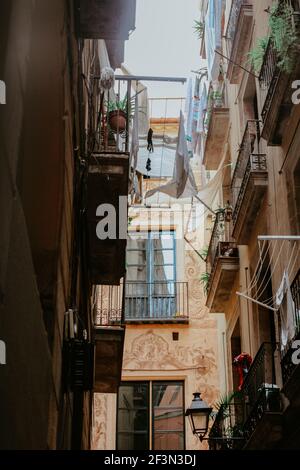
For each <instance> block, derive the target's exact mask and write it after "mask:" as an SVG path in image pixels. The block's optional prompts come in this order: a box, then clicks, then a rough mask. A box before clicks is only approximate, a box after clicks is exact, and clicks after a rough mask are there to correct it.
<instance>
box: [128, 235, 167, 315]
mask: <svg viewBox="0 0 300 470" xmlns="http://www.w3.org/2000/svg"><path fill="white" fill-rule="evenodd" d="M175 256H176V254H175V238H174V232H167V231H155V232H140V233H134V234H130V237H129V240H128V244H127V285H126V317H127V318H129V319H141V320H143V319H155V318H157V319H164V318H171V317H174V315H175V313H176V283H175V280H176V262H175Z"/></svg>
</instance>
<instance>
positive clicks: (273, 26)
mask: <svg viewBox="0 0 300 470" xmlns="http://www.w3.org/2000/svg"><path fill="white" fill-rule="evenodd" d="M293 14H294V10H293V8H292V6H291V5H289V4H288V3H286V2H284V3H280V4H275V5H273V6H272V7H271V9H270V18H269V25H270V31H271V33H270V36H271V40H272V42H273V45H274V48H275V50H276V51H277V52H278V55H279V62H278V67H279V68H280V69H281V70H284V71H285V72H290V71H291V69H292V67H293V64H294V61H295V58H296V57H295V52H296V51H295V48H294V46H295V44H296V41H297V38H298V36H297V34H296V30H295V27H294V25H293Z"/></svg>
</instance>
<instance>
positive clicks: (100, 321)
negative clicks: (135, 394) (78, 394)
mask: <svg viewBox="0 0 300 470" xmlns="http://www.w3.org/2000/svg"><path fill="white" fill-rule="evenodd" d="M94 289H95V293H94V340H95V385H94V392H99V393H116V392H117V390H118V386H119V383H120V380H121V372H122V359H123V346H124V336H125V328H124V308H123V306H124V293H125V289H124V283H123V282H121V284H120V285H119V286H103V285H102V286H96V287H95V288H94Z"/></svg>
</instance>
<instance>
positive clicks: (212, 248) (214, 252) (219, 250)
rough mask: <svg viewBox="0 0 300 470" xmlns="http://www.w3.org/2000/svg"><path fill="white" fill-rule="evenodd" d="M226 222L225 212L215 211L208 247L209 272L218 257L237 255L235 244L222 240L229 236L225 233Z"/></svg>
mask: <svg viewBox="0 0 300 470" xmlns="http://www.w3.org/2000/svg"><path fill="white" fill-rule="evenodd" d="M227 224H228V222H226V220H225V212H224V211H219V212H217V214H216V220H215V223H214V227H213V231H212V235H211V239H210V244H209V247H208V255H207V272H209V273H212V272H213V271H214V268H215V265H216V262H217V260H218V258H219V257H222V256H226V257H229V256H234V257H237V256H238V249H237V246H236V244H235V243H234V242H232V241H224V240H225V239H226V238H229V235H228V234H226V229H227Z"/></svg>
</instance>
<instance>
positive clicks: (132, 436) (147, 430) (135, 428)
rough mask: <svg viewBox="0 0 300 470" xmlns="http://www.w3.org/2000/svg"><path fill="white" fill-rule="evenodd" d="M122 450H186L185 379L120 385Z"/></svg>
mask: <svg viewBox="0 0 300 470" xmlns="http://www.w3.org/2000/svg"><path fill="white" fill-rule="evenodd" d="M117 420H118V422H117V449H118V450H183V449H184V448H185V444H184V397H183V382H173V381H172V382H160V381H157V382H126V383H122V384H121V386H120V387H119V394H118V417H117Z"/></svg>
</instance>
